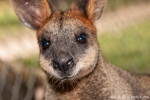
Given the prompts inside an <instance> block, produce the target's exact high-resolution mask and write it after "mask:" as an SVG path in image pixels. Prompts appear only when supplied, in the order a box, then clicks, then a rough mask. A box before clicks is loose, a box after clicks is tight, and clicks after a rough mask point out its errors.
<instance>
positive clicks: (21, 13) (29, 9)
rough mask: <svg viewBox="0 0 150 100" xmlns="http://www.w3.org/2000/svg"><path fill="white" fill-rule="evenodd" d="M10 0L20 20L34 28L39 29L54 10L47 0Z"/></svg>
mask: <svg viewBox="0 0 150 100" xmlns="http://www.w3.org/2000/svg"><path fill="white" fill-rule="evenodd" d="M10 1H11V4H12V6H13V8H14V10H15V12H16V14H17V16H18V18H19V19H20V21H21V22H22V23H23V24H24V25H25V26H27V27H29V28H32V29H34V30H38V29H39V28H40V27H41V26H42V24H43V23H44V22H45V21H46V19H48V18H49V17H50V15H51V14H52V10H51V8H50V6H49V4H48V2H47V1H46V0H10Z"/></svg>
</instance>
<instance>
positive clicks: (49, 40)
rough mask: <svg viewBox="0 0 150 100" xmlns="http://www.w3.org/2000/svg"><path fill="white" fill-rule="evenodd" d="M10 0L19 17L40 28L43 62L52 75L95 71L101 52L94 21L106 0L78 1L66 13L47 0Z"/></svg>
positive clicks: (64, 76) (70, 75) (68, 77)
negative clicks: (51, 7)
mask: <svg viewBox="0 0 150 100" xmlns="http://www.w3.org/2000/svg"><path fill="white" fill-rule="evenodd" d="M11 2H12V5H13V7H14V9H15V12H16V14H17V15H18V17H19V19H20V20H21V21H22V22H23V23H24V24H25V25H26V26H27V27H29V28H32V29H35V30H37V39H38V42H39V47H40V65H41V68H42V69H43V70H44V71H45V72H46V73H47V74H48V75H49V76H50V77H54V78H57V79H61V80H72V79H76V78H81V77H84V76H86V75H88V74H89V73H90V72H92V71H93V69H94V68H95V66H96V64H97V60H98V52H99V47H98V44H97V39H96V29H95V26H94V25H93V22H94V21H95V20H97V19H99V17H100V16H101V13H102V10H103V7H104V3H105V2H106V0H79V1H78V2H77V3H76V4H74V5H73V6H72V8H71V9H70V10H68V11H67V12H52V10H51V9H50V6H49V4H48V2H47V1H46V0H22V1H21V0H11ZM25 8H26V9H25Z"/></svg>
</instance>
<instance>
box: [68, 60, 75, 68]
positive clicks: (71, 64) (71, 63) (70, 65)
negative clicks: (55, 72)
mask: <svg viewBox="0 0 150 100" xmlns="http://www.w3.org/2000/svg"><path fill="white" fill-rule="evenodd" d="M67 66H68V67H70V68H71V67H73V66H74V62H73V59H70V60H69V61H68V63H67Z"/></svg>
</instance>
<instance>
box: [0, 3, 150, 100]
mask: <svg viewBox="0 0 150 100" xmlns="http://www.w3.org/2000/svg"><path fill="white" fill-rule="evenodd" d="M73 1H76V0H49V2H50V3H51V5H52V7H53V9H54V10H62V11H65V10H66V9H68V8H69V7H70V5H71V4H72V2H73ZM95 25H96V27H97V29H98V33H97V35H98V41H99V43H100V48H101V52H102V54H103V56H104V58H105V59H106V60H107V61H109V62H111V63H112V64H114V65H116V66H118V67H120V68H122V69H124V70H127V71H129V72H131V73H139V74H150V0H108V2H107V5H106V8H105V11H104V13H103V15H102V17H101V19H100V20H98V21H97V22H96V23H95ZM38 53H39V49H38V45H37V40H36V32H35V31H32V30H30V29H28V28H26V27H25V26H24V25H23V24H21V22H19V20H18V19H17V17H16V15H15V13H14V11H13V9H12V6H11V4H10V2H9V1H8V0H0V100H42V98H43V94H44V91H45V87H46V78H45V74H43V72H42V71H41V69H40V67H39V60H38V59H39V57H38Z"/></svg>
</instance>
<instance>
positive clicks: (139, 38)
mask: <svg viewBox="0 0 150 100" xmlns="http://www.w3.org/2000/svg"><path fill="white" fill-rule="evenodd" d="M98 40H99V42H100V48H101V51H102V54H103V56H104V58H105V59H106V60H107V61H109V62H111V63H112V64H114V65H116V66H118V67H121V68H123V69H125V70H129V71H131V72H134V73H150V20H148V21H145V22H143V23H139V24H137V25H135V26H131V27H128V28H126V29H124V30H122V31H121V32H118V33H106V34H104V35H101V36H100V37H99V38H98Z"/></svg>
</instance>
